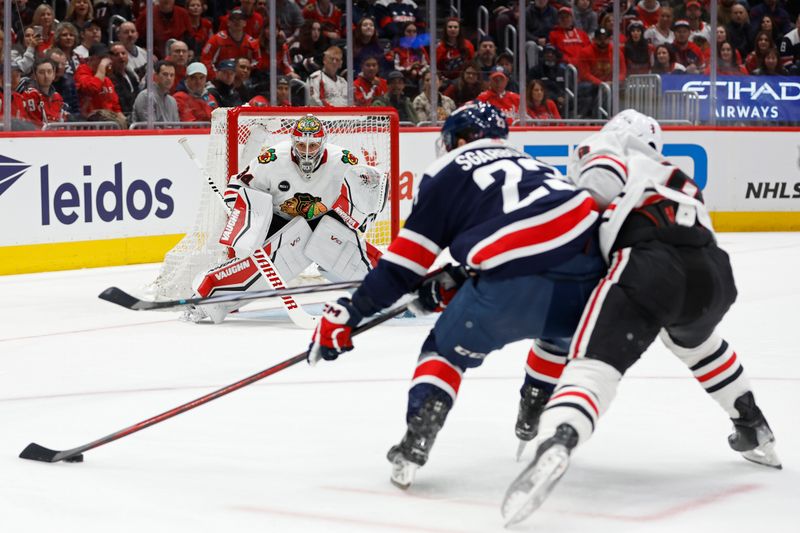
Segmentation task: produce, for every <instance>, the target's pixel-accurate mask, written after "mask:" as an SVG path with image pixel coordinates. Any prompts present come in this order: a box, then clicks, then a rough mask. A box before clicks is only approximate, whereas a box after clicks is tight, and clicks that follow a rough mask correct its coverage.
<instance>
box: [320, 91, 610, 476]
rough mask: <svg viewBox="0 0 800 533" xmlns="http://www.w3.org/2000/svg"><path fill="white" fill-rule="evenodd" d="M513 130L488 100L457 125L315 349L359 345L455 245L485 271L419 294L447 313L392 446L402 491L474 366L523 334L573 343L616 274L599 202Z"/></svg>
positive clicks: (450, 126) (424, 352) (327, 317)
mask: <svg viewBox="0 0 800 533" xmlns="http://www.w3.org/2000/svg"><path fill="white" fill-rule="evenodd" d="M507 136H508V126H507V124H506V120H505V117H504V116H503V114H502V113H501V112H500V111H499V110H497V109H496V108H494V107H493V106H491V105H489V104H485V103H483V102H476V103H472V104H467V105H466V106H464V107H461V108H459V109H458V110H456V111H455V112H454V113H453V114H452V115H451V116H450V117H449V118H448V119H447V120H446V121H445V123H444V125H443V127H442V134H441V138H440V145H441V146H442V148H443V150H446V151H447V153H446V154H445V155H442V157H440V158H439V159H438V160H437V161H436V162H434V163H433V164H432V165H431V166H430V167H429V168H428V169H427V170H426V171H425V174H424V175H423V177H422V180H421V181H420V185H419V192H418V194H417V196H416V197H415V200H414V206H413V208H412V211H411V213H410V215H409V216H408V218H407V220H406V223H405V226H404V227H403V229H402V230H401V231H400V234H399V235H398V237H397V238H396V239H395V240H394V241H393V242H392V244H391V245H390V246H389V249H388V252H387V253H386V254H384V255H383V256H382V258H381V260H380V261H379V262H378V264H377V266H376V268H375V269H374V270H372V271H371V272H370V273H369V274H368V275H367V277H366V278H365V280H364V283H363V284H362V285H361V287H360V288H359V289H358V290H357V291H356V292H355V293H354V294H353V295H352V298H340V299H339V300H338V301H336V302H332V303H329V304H327V305H326V306H325V310H324V313H323V316H322V318H321V320H320V321H319V323H318V325H317V328H316V330H315V332H314V336H313V340H312V344H311V346H310V348H309V354H308V359H309V362H310V363H311V364H315V363H316V362H318V361H319V360H320V359H326V360H332V359H336V357H337V356H338V355H339V354H340V353H342V352H344V351H347V350H350V349H352V347H353V344H352V341H351V338H350V335H351V331H352V328H354V327H355V326H356V325H357V324H358V323H359V322H360V321H361V319H362V318H363V317H366V316H369V315H372V314H374V313H376V312H378V311H380V310H382V309H385V308H387V307H389V306H390V305H392V304H393V303H394V302H395V301H396V300H398V299H399V298H400V297H401V296H403V295H405V294H407V293H409V292H412V291H415V290H416V288H417V286H418V284H419V282H420V280H421V278H422V277H423V276H424V275H425V274H426V273H427V272H428V269H429V268H430V267H431V265H432V264H433V263H434V260H435V259H436V257H437V256H438V255H439V253H440V252H441V251H442V250H443V249H444V248H446V247H449V250H450V254H451V255H452V257H453V258H454V259H455V260H456V261H458V262H459V263H460V264H461V265H462V266H463V267H467V268H468V269H469V270H470V271H471V272H472V273H473V274H472V275H469V276H467V275H463V270H461V269H455V268H451V269H447V270H446V271H445V272H444V273H443V274H442V275H441V276H439V277H438V278H436V279H433V280H430V281H428V282H426V283H424V284H423V285H422V287H421V288H420V289H419V290H418V291H417V294H418V295H419V305H420V306H422V307H424V308H426V309H428V310H436V309H437V308H439V309H441V308H443V309H444V310H443V312H442V314H441V315H440V316H439V318H438V320H437V322H436V324H435V325H434V327H433V329H432V330H431V332H430V334H429V335H428V337H427V338H426V339H425V341H424V343H423V345H422V349H421V354H420V356H419V361H418V363H417V367H416V370H415V372H414V377H413V379H412V383H411V388H410V390H409V394H408V410H407V413H406V421H407V425H408V427H407V431H406V433H405V436H404V437H403V438H402V440H401V441H400V443H399V444H397V445H395V446H393V447H392V448H391V449H390V450H389V453H388V459H389V461H390V462H391V463H392V477H391V479H392V482H393V483H394V484H395V485H397V486H399V487H401V488H406V487H408V486H409V485H410V484H411V483H412V481H413V479H414V475H415V471H416V469H417V468H418V467H420V466H422V465H424V464H425V462H426V461H427V460H428V454H429V452H430V450H431V446H432V445H433V442H434V439H435V438H436V434H437V433H438V431H439V430H440V429H441V428H442V425H443V424H444V422H445V419H446V417H447V414H448V412H449V411H450V409H451V408H452V407H453V403H454V401H455V399H456V395H457V393H458V389H459V386H460V384H461V378H462V375H463V373H464V372H465V371H466V369H468V368H474V367H477V366H480V365H481V363H482V362H483V359H484V358H485V357H486V356H487V354H489V353H490V352H491V351H493V350H497V349H499V348H501V347H503V346H504V345H506V344H508V343H510V342H513V341H517V340H521V339H526V338H528V339H533V338H547V339H549V340H550V342H551V343H554V344H562V345H564V344H563V343H564V341H566V346H568V339H569V337H571V335H572V333H573V331H574V329H575V327H576V325H577V321H578V319H579V317H580V312H581V310H582V309H583V305H584V303H585V302H586V300H587V298H588V293H589V292H591V290H592V289H593V288H594V286H595V285H596V283H597V281H598V280H599V279H600V276H601V275H602V274H603V273H604V267H605V265H604V264H603V261H602V259H601V258H600V257H599V254H598V253H597V251H596V250H597V248H596V246H594V244H595V239H594V235H595V234H596V232H595V230H596V221H597V219H598V212H597V207H596V203H595V201H594V200H593V199H592V198H591V196H590V195H589V194H588V193H586V192H583V191H580V190H577V189H576V188H575V187H574V186H573V185H571V184H570V183H568V182H566V181H564V180H563V178H562V177H561V175H560V173H559V172H558V171H557V170H556V169H554V168H553V167H550V166H548V165H546V164H544V163H541V162H539V161H537V160H535V159H532V158H531V157H529V156H528V155H527V154H525V153H524V152H522V151H520V150H518V149H517V148H515V147H513V146H512V145H511V144H509V143H508V142H507V140H506V138H507ZM459 286H460V288H459ZM456 289H457V290H456ZM587 291H588V292H587Z"/></svg>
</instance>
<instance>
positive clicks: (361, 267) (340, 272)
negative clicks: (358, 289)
mask: <svg viewBox="0 0 800 533" xmlns="http://www.w3.org/2000/svg"><path fill="white" fill-rule="evenodd" d="M305 254H306V256H307V257H308V258H309V259H310V260H311V261H313V262H315V263H316V264H317V265H319V267H320V268H321V269H322V271H323V272H322V275H323V276H325V277H326V278H327V279H328V280H329V281H350V280H357V279H362V278H364V276H366V275H367V273H368V272H369V270H370V261H369V258H368V257H367V249H366V247H365V246H364V240H363V239H361V238H359V236H358V234H357V233H356V232H355V231H353V230H351V229H350V228H348V227H347V226H345V225H344V224H342V223H341V222H339V221H338V220H336V218H334V217H332V216H325V217H322V220H320V222H319V224H317V227H316V228H315V229H314V232H313V233H312V234H311V236H310V238H309V240H308V245H307V246H306V248H305Z"/></svg>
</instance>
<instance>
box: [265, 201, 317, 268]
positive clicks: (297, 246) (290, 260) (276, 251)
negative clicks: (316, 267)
mask: <svg viewBox="0 0 800 533" xmlns="http://www.w3.org/2000/svg"><path fill="white" fill-rule="evenodd" d="M311 237H312V234H311V227H310V226H309V225H308V222H306V220H305V219H303V218H302V217H295V218H293V219H292V221H291V222H289V223H288V224H286V225H285V226H284V227H282V228H281V229H280V231H278V232H277V233H275V234H274V235H273V236H271V237H270V238H269V239H267V242H266V243H265V244H264V251H265V252H266V253H267V255H268V256H269V258H270V259H271V260H272V263H273V264H274V265H275V268H276V269H277V270H278V274H280V275H281V277H282V278H283V281H285V282H286V283H288V282H290V281H291V280H293V279H294V278H296V277H297V276H299V275H300V274H301V273H302V272H303V271H304V270H305V269H306V267H308V265H310V264H311V259H309V258H308V257H306V254H305V249H306V248H307V246H308V242H309V240H310V238H311Z"/></svg>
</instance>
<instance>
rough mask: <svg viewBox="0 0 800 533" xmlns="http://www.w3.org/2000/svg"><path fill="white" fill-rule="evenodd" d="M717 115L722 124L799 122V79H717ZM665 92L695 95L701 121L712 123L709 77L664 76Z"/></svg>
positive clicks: (780, 77) (749, 77) (786, 77)
mask: <svg viewBox="0 0 800 533" xmlns="http://www.w3.org/2000/svg"><path fill="white" fill-rule="evenodd" d="M716 85H717V90H716V98H717V101H716V105H715V108H716V109H715V112H716V117H717V120H718V121H720V122H726V121H727V122H752V121H757V122H789V121H791V122H800V77H797V76H718V77H717V83H716ZM661 87H662V90H664V91H695V92H696V93H697V94H698V95H699V97H700V119H701V120H702V121H704V122H707V121H708V120H710V118H711V115H710V99H709V94H710V92H711V91H710V88H711V82H710V81H709V78H708V76H698V75H679V74H670V75H662V76H661Z"/></svg>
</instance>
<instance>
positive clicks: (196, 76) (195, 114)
mask: <svg viewBox="0 0 800 533" xmlns="http://www.w3.org/2000/svg"><path fill="white" fill-rule="evenodd" d="M207 76H208V70H207V69H206V66H205V65H204V64H202V63H200V62H199V61H197V62H194V63H191V64H190V65H189V66H188V67H187V68H186V77H185V78H184V79H183V83H182V84H181V85H180V86H179V87H178V90H177V91H176V92H175V100H176V101H177V102H178V115H180V118H181V122H210V121H211V112H212V111H213V110H214V109H216V108H217V100H216V99H215V98H214V97H213V96H212V95H210V94H209V93H208V91H207V90H206V81H207Z"/></svg>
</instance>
